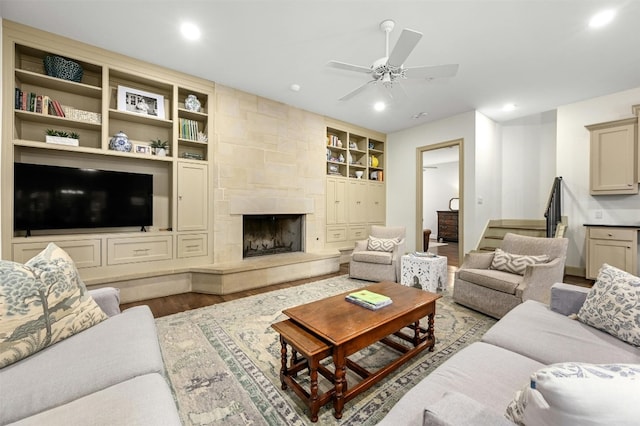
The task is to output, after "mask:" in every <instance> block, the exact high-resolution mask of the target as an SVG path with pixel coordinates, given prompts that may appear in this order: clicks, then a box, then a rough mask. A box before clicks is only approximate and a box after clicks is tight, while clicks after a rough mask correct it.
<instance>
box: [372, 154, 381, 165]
mask: <svg viewBox="0 0 640 426" xmlns="http://www.w3.org/2000/svg"><path fill="white" fill-rule="evenodd" d="M378 164H380V162H379V161H378V157H376V156H375V155H372V156H371V166H372V167H378Z"/></svg>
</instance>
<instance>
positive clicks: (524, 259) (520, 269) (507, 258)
mask: <svg viewBox="0 0 640 426" xmlns="http://www.w3.org/2000/svg"><path fill="white" fill-rule="evenodd" d="M548 261H549V256H547V255H546V254H542V255H538V256H530V255H524V254H513V253H507V252H506V251H503V250H501V249H499V248H497V249H496V251H495V254H494V255H493V260H492V261H491V266H490V268H489V269H497V270H498V271H504V272H511V273H512V274H518V275H524V272H525V270H526V269H527V266H529V265H537V264H539V263H547V262H548Z"/></svg>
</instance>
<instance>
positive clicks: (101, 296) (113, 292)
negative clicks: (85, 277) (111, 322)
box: [89, 287, 120, 317]
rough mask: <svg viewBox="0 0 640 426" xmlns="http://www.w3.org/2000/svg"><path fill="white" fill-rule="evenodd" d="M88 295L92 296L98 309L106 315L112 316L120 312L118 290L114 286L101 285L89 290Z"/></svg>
mask: <svg viewBox="0 0 640 426" xmlns="http://www.w3.org/2000/svg"><path fill="white" fill-rule="evenodd" d="M89 295H90V296H91V297H93V300H95V301H96V303H97V304H98V306H100V309H102V311H103V312H104V313H105V314H107V316H110V317H112V316H114V315H118V314H119V313H120V290H119V289H117V288H115V287H103V288H97V289H95V290H89Z"/></svg>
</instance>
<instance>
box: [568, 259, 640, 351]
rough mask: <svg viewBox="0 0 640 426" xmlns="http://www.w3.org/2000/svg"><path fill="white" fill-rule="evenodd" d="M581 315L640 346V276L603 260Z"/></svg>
mask: <svg viewBox="0 0 640 426" xmlns="http://www.w3.org/2000/svg"><path fill="white" fill-rule="evenodd" d="M578 319H579V320H580V321H582V322H583V323H585V324H589V325H591V326H593V327H595V328H597V329H600V330H604V331H606V332H607V333H610V334H611V335H613V336H616V337H617V338H619V339H621V340H623V341H625V342H628V343H631V344H632V345H636V346H640V278H638V277H636V276H634V275H631V274H629V273H628V272H625V271H622V270H620V269H618V268H616V267H613V266H611V265H608V264H606V263H605V264H603V265H602V267H601V268H600V271H599V272H598V277H597V279H596V282H595V284H594V285H593V287H591V290H590V291H589V294H587V298H586V300H585V302H584V304H583V305H582V307H581V308H580V311H578Z"/></svg>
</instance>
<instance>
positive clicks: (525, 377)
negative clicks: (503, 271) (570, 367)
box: [379, 283, 640, 426]
mask: <svg viewBox="0 0 640 426" xmlns="http://www.w3.org/2000/svg"><path fill="white" fill-rule="evenodd" d="M588 291H589V289H587V288H583V287H578V286H574V285H569V284H561V283H558V284H555V285H554V286H553V288H552V295H551V305H550V306H549V305H545V304H543V303H541V302H537V301H534V300H528V301H526V302H524V303H522V304H519V305H518V306H517V307H515V308H513V309H512V310H511V311H510V312H509V313H507V314H506V315H505V316H504V317H503V318H502V319H501V320H500V321H498V322H497V323H496V324H495V325H494V326H493V327H492V328H491V329H489V331H488V332H487V333H486V334H485V335H484V336H483V337H482V339H481V341H480V342H476V343H472V344H471V345H469V346H467V347H466V348H464V349H462V350H461V351H459V352H457V353H456V354H455V355H454V356H452V357H451V358H449V359H448V360H447V361H446V362H445V363H443V364H442V365H440V366H439V367H438V368H437V369H435V370H434V371H433V372H432V373H431V374H429V376H427V377H426V378H425V379H423V380H422V381H420V382H419V383H418V384H417V385H416V386H415V387H413V388H412V389H411V390H409V391H408V392H407V393H406V394H405V395H404V396H403V397H402V398H401V399H400V401H399V402H398V403H397V404H396V405H395V406H394V407H393V408H392V409H391V411H390V412H389V413H388V414H387V416H386V417H385V418H384V419H383V420H382V421H381V422H380V423H379V424H380V425H399V424H402V425H422V424H423V420H424V424H425V425H436V424H438V425H445V424H446V425H456V424H459V425H492V426H493V425H501V424H512V423H511V422H510V421H508V420H507V419H506V418H505V416H504V414H505V411H506V409H507V407H508V406H509V404H510V403H511V401H513V400H514V398H515V397H516V393H517V392H518V391H519V390H522V389H523V387H526V386H527V384H528V383H529V382H530V380H531V379H530V377H531V375H532V373H534V372H536V371H538V370H539V369H541V368H543V367H545V366H548V365H549V364H555V363H562V362H567V361H571V362H579V363H595V364H603V363H627V364H640V348H638V347H637V346H633V345H631V344H629V343H625V342H624V341H622V340H620V339H618V338H616V337H614V336H612V335H610V334H607V333H605V332H603V331H600V330H597V329H595V328H593V327H591V326H589V325H586V324H584V323H582V322H580V321H577V320H574V319H571V318H569V317H568V316H567V315H568V314H573V313H576V312H577V311H578V310H579V309H580V306H581V305H582V304H583V302H584V301H585V299H586V295H587V293H588ZM436 330H437V323H436ZM436 338H437V334H436ZM436 344H437V343H436ZM638 367H640V365H639V366H638ZM638 383H640V381H639V382H638ZM639 386H640V385H639ZM636 395H638V398H639V399H638V403H639V404H638V406H639V407H640V394H637V393H636ZM426 411H428V412H429V413H427V414H429V415H430V417H429V418H427V414H426ZM618 420H619V419H618ZM627 420H629V422H628V423H624V422H623V424H633V422H637V417H636V418H633V419H627ZM609 424H613V423H609ZM616 424H620V423H616Z"/></svg>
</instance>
